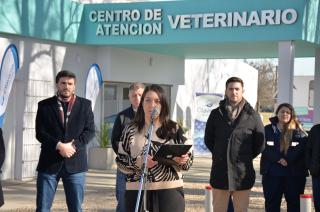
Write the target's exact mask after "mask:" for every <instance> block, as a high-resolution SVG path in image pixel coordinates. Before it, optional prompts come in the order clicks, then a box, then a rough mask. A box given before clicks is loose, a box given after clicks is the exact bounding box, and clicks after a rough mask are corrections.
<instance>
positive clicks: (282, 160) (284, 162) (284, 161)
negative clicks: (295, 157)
mask: <svg viewBox="0 0 320 212" xmlns="http://www.w3.org/2000/svg"><path fill="white" fill-rule="evenodd" d="M278 163H280V164H281V165H282V166H288V162H287V161H286V160H285V159H283V158H281V159H280V160H279V161H278Z"/></svg>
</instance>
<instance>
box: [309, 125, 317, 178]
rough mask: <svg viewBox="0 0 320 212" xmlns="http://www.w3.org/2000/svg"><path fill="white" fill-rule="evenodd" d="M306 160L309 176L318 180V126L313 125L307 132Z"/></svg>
mask: <svg viewBox="0 0 320 212" xmlns="http://www.w3.org/2000/svg"><path fill="white" fill-rule="evenodd" d="M306 159H307V167H308V168H309V170H310V174H311V175H312V176H313V177H318V178H320V124H317V125H314V126H313V127H312V128H311V130H310V132H309V137H308V143H307V153H306Z"/></svg>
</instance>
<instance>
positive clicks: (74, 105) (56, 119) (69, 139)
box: [36, 71, 95, 212]
mask: <svg viewBox="0 0 320 212" xmlns="http://www.w3.org/2000/svg"><path fill="white" fill-rule="evenodd" d="M75 86H76V76H75V74H74V73H72V72H70V71H60V72H59V73H58V74H57V76H56V88H57V94H56V95H55V96H53V97H51V98H48V99H45V100H43V101H40V102H39V103H38V111H37V117H36V138H37V139H38V141H39V142H40V143H41V153H40V158H39V163H38V167H37V171H38V176H37V200H36V201H37V209H36V211H38V212H40V211H41V212H44V211H50V208H51V206H52V202H53V199H54V195H55V192H56V188H57V185H58V182H59V180H60V178H61V179H62V181H63V186H64V191H65V194H66V202H67V206H68V210H69V211H74V212H76V211H82V208H81V205H82V202H83V197H84V184H85V172H86V171H87V170H88V166H87V153H86V146H87V144H88V142H89V141H90V140H91V139H92V138H93V136H94V132H95V127H94V119H93V113H92V109H91V102H90V101H89V100H87V99H84V98H81V97H78V96H76V95H75Z"/></svg>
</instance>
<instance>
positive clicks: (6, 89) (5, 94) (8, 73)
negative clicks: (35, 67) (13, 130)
mask: <svg viewBox="0 0 320 212" xmlns="http://www.w3.org/2000/svg"><path fill="white" fill-rule="evenodd" d="M18 70H19V56H18V51H17V48H16V46H15V45H14V44H10V45H9V46H8V47H7V49H6V51H5V52H4V55H3V58H2V61H1V66H0V128H2V126H3V122H4V115H5V111H6V108H7V104H8V100H9V95H10V91H11V88H12V84H13V81H14V78H15V76H16V73H17V72H18Z"/></svg>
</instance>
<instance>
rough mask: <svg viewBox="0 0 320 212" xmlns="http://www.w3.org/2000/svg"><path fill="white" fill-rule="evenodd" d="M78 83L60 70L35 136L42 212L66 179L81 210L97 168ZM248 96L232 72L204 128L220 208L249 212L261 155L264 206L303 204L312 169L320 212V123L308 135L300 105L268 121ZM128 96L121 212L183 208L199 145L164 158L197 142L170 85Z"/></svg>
mask: <svg viewBox="0 0 320 212" xmlns="http://www.w3.org/2000/svg"><path fill="white" fill-rule="evenodd" d="M75 88H76V76H75V74H74V73H72V72H70V71H60V72H59V73H58V74H57V75H56V89H57V93H56V95H54V96H53V97H51V98H48V99H45V100H42V101H40V102H39V104H38V111H37V116H36V138H37V139H38V141H39V142H40V143H41V153H40V158H39V163H38V167H37V171H38V175H37V196H36V206H37V209H36V211H38V212H46V211H50V210H51V206H52V202H53V199H54V196H55V192H56V189H57V185H58V183H59V181H60V179H62V181H63V186H64V191H65V194H66V203H67V207H68V210H69V211H82V206H81V205H82V203H83V199H84V186H85V173H86V171H87V170H88V167H87V151H86V150H87V147H86V146H87V144H88V142H89V141H90V140H91V139H92V138H93V136H94V133H95V127H94V118H93V112H92V108H91V103H90V101H89V100H86V99H84V98H81V97H79V96H76V95H75ZM243 93H244V84H243V81H242V79H240V78H238V77H231V78H229V79H228V80H227V81H226V86H225V98H224V99H223V100H222V101H220V104H219V106H218V107H217V108H215V109H213V110H212V111H211V113H210V115H209V117H208V120H207V124H206V128H205V136H204V143H205V145H206V146H207V148H208V149H209V151H210V152H211V153H212V167H211V173H210V184H211V186H212V188H213V189H212V195H213V202H212V204H213V209H214V211H215V212H224V211H228V212H230V211H236V212H245V211H248V206H249V198H250V191H251V188H252V187H253V186H254V184H255V178H256V173H255V170H254V167H253V159H254V158H256V157H257V156H258V155H259V154H261V160H260V174H261V175H262V187H263V194H264V198H265V211H267V212H277V211H279V212H280V206H281V201H282V197H283V196H284V198H285V200H286V204H287V211H289V212H295V211H297V212H298V211H300V195H301V194H303V193H304V188H305V184H306V177H307V176H308V175H309V173H310V174H311V176H312V190H313V199H314V207H315V210H316V211H317V212H320V125H315V126H314V127H312V129H311V130H310V131H309V132H306V131H305V130H304V129H303V127H302V125H301V123H300V122H299V120H298V118H297V116H296V113H295V111H294V108H293V106H292V105H290V104H288V103H282V104H279V105H278V107H277V108H276V110H275V116H274V117H271V118H270V124H268V125H266V126H263V123H262V120H261V117H260V115H259V114H258V113H257V112H256V111H255V110H254V109H253V108H252V106H251V105H250V104H249V103H248V102H247V100H246V99H245V98H244V97H243ZM128 98H129V100H130V102H131V106H130V107H129V108H127V109H125V110H123V111H121V112H120V113H119V114H118V115H117V117H116V119H115V123H114V126H113V130H112V138H111V141H112V147H113V149H114V151H115V153H116V154H117V157H116V163H117V166H118V169H117V178H116V197H117V201H118V205H117V208H116V211H117V212H130V211H151V212H169V211H175V212H183V211H185V201H184V190H183V172H185V171H188V170H189V168H190V167H191V166H192V163H193V151H192V148H191V149H189V150H187V151H186V152H184V153H183V154H180V155H174V156H172V157H171V158H169V159H168V158H166V159H164V160H158V159H157V158H156V157H155V155H156V153H157V151H158V150H159V149H160V148H161V147H162V146H164V145H169V144H170V145H185V144H191V142H190V141H189V140H188V139H187V138H186V137H185V136H184V132H183V129H182V127H181V126H179V125H178V124H177V123H176V122H175V121H173V120H171V119H170V107H169V104H168V101H167V97H166V96H165V92H164V90H163V89H162V87H161V86H159V85H155V84H153V85H148V86H145V85H144V84H142V83H133V84H132V85H131V86H130V87H129V96H128ZM0 141H1V142H0V153H1V154H0V158H1V160H0V167H1V165H2V163H3V160H4V145H3V138H2V131H1V129H0ZM166 147H168V146H166ZM141 182H144V183H143V189H142V187H141V185H142V183H141ZM145 191H146V192H145ZM2 204H3V195H2V190H1V184H0V205H2Z"/></svg>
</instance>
